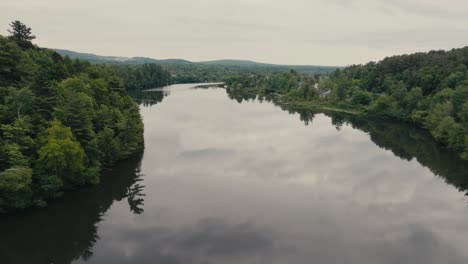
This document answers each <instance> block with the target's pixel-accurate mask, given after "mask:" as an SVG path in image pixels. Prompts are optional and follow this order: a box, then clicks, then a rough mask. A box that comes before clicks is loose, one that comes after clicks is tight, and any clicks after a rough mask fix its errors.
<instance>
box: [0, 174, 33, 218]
mask: <svg viewBox="0 0 468 264" xmlns="http://www.w3.org/2000/svg"><path fill="white" fill-rule="evenodd" d="M32 196H33V191H32V170H31V169H30V168H27V167H19V166H15V167H11V168H9V169H7V170H5V171H3V172H0V212H7V211H8V210H11V209H24V208H26V207H28V206H29V205H30V204H31V200H32Z"/></svg>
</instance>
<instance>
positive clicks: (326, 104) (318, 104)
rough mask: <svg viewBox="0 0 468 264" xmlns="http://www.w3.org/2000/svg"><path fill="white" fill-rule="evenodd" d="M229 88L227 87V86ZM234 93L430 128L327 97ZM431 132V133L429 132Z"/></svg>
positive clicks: (284, 104)
mask: <svg viewBox="0 0 468 264" xmlns="http://www.w3.org/2000/svg"><path fill="white" fill-rule="evenodd" d="M228 89H229V88H228ZM228 93H229V91H228ZM234 93H238V94H240V95H244V96H246V95H247V96H249V97H257V96H261V97H267V98H270V99H271V100H272V101H273V102H274V103H275V104H277V105H279V106H281V107H283V108H293V109H300V110H310V111H318V112H321V111H322V112H325V111H328V112H337V113H345V114H350V115H355V116H362V117H366V118H373V119H381V120H388V121H398V122H403V123H407V124H411V125H414V126H416V127H419V128H421V129H424V130H426V131H428V132H431V130H429V129H427V128H425V127H424V126H423V125H422V124H421V123H418V122H415V121H413V120H411V119H408V118H406V119H405V118H398V117H396V116H392V115H390V114H389V113H380V114H374V113H372V112H370V111H366V109H365V108H363V107H362V108H361V109H351V107H352V106H351V105H349V104H345V103H340V102H336V101H332V100H328V99H318V98H316V99H313V100H300V99H298V98H297V97H295V96H291V95H289V94H279V93H271V94H267V95H266V94H265V91H264V90H261V89H257V88H241V89H234ZM431 134H432V133H431ZM432 137H433V138H434V140H436V141H437V142H439V144H441V145H443V146H444V147H446V148H448V149H452V148H450V147H449V146H447V145H446V144H444V143H443V142H441V141H439V140H438V139H437V138H436V137H435V136H434V134H432ZM452 150H453V151H455V152H457V153H458V155H459V156H460V158H461V159H463V160H468V153H467V152H466V151H465V152H463V151H457V150H455V149H452Z"/></svg>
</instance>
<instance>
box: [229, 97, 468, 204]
mask: <svg viewBox="0 0 468 264" xmlns="http://www.w3.org/2000/svg"><path fill="white" fill-rule="evenodd" d="M226 91H227V94H228V97H229V98H230V99H232V100H236V101H237V102H239V103H242V102H243V101H255V100H259V102H263V100H266V101H268V102H272V103H274V104H275V105H277V106H278V107H280V108H281V109H282V110H284V111H287V112H289V113H290V114H298V115H299V119H300V121H302V122H304V124H305V125H306V126H308V125H310V124H312V122H313V120H314V117H315V116H316V115H317V114H319V113H322V114H325V115H326V116H328V117H330V118H331V122H332V124H333V125H334V126H335V128H336V129H337V130H338V131H339V130H340V129H341V127H342V126H343V125H347V124H348V125H351V126H352V127H353V128H355V129H359V130H361V131H364V132H366V133H368V134H369V135H370V138H371V140H372V142H374V144H376V145H377V146H379V147H380V148H382V149H386V150H390V151H391V152H392V153H393V154H394V155H395V156H397V157H399V158H401V159H403V160H407V161H411V160H413V159H415V160H417V161H418V162H419V163H420V164H421V165H423V166H424V167H427V168H429V169H430V170H431V171H432V172H433V173H434V174H436V175H438V176H440V177H442V178H444V179H445V181H446V182H447V183H449V184H452V185H453V186H455V187H456V188H457V189H459V190H460V191H463V192H465V194H466V195H467V196H468V162H467V161H465V160H462V159H461V158H460V157H459V156H458V155H457V153H455V152H453V151H451V150H449V149H447V148H444V147H443V146H441V145H440V144H439V143H437V142H436V141H435V140H434V139H433V137H432V136H431V134H430V133H429V132H427V131H426V130H423V129H420V128H417V127H415V126H412V125H410V124H406V123H402V122H392V121H383V120H374V119H369V118H362V117H359V116H354V115H349V114H343V113H338V112H330V111H312V110H309V109H301V108H296V107H291V106H288V105H281V104H279V103H278V102H276V101H275V98H274V97H272V96H258V97H257V95H256V94H255V93H253V92H248V91H240V90H230V89H227V90H226Z"/></svg>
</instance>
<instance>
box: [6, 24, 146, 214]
mask: <svg viewBox="0 0 468 264" xmlns="http://www.w3.org/2000/svg"><path fill="white" fill-rule="evenodd" d="M10 26H11V30H10V31H9V32H10V35H9V36H7V37H4V36H0V102H1V105H0V212H7V211H11V210H15V209H23V208H26V207H30V206H43V205H45V201H46V200H47V199H50V198H54V197H57V196H60V195H61V194H62V192H63V191H64V190H68V189H74V188H77V187H79V186H83V185H87V184H96V183H98V182H99V178H100V171H101V170H102V169H103V168H104V167H107V166H110V165H112V164H113V163H114V162H116V161H117V160H121V159H125V158H127V157H129V156H131V155H132V154H134V153H137V152H139V151H141V150H142V148H143V123H142V120H141V116H140V114H139V109H138V106H137V104H136V103H135V102H134V101H133V100H132V98H130V97H129V96H128V95H127V92H126V91H125V88H126V87H125V85H126V84H128V83H130V82H129V81H127V80H128V79H130V77H128V76H131V74H129V75H126V76H124V78H122V77H121V75H120V74H122V73H123V72H125V71H124V70H123V69H119V70H120V71H119V70H117V69H115V68H113V67H111V66H105V65H91V64H90V63H89V62H86V61H81V60H72V59H70V58H68V57H62V56H60V55H59V54H58V53H56V52H54V51H51V50H49V49H43V48H39V47H37V46H35V45H33V44H32V42H31V41H32V40H33V39H34V36H33V35H32V34H31V29H30V28H28V27H27V26H25V25H24V24H22V23H21V22H19V21H15V22H13V23H11V25H10ZM144 67H145V66H144ZM144 67H143V68H144ZM143 68H142V69H141V70H140V69H136V70H135V71H137V72H138V71H141V72H145V71H147V69H146V68H145V69H143ZM150 71H151V70H150ZM150 80H151V81H153V80H155V78H154V77H151V78H150Z"/></svg>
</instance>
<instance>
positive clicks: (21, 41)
mask: <svg viewBox="0 0 468 264" xmlns="http://www.w3.org/2000/svg"><path fill="white" fill-rule="evenodd" d="M10 27H11V29H9V30H8V32H9V33H10V34H11V35H10V37H9V38H10V39H11V40H13V41H15V42H16V43H17V44H18V45H19V46H20V47H22V48H24V49H27V48H31V47H33V44H32V43H31V41H32V40H33V39H35V38H36V36H33V35H32V34H31V28H30V27H27V26H26V25H25V24H23V23H21V22H20V21H18V20H16V21H13V22H11V23H10Z"/></svg>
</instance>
